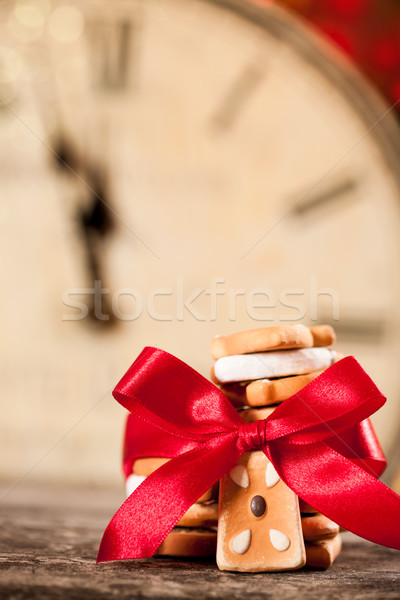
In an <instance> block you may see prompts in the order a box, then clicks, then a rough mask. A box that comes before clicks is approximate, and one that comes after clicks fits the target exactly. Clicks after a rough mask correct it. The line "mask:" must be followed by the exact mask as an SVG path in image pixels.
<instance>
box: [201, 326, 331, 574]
mask: <svg viewBox="0 0 400 600" xmlns="http://www.w3.org/2000/svg"><path fill="white" fill-rule="evenodd" d="M334 341H335V333H334V331H333V329H332V328H331V327H330V326H327V325H321V326H317V327H312V328H308V327H305V326H303V325H292V326H280V327H268V328H263V329H255V330H250V331H244V332H241V333H237V334H234V335H231V336H227V337H224V336H218V337H216V338H214V340H213V341H212V344H211V353H212V356H213V358H214V359H215V360H216V362H215V364H214V367H213V369H212V373H211V377H212V379H213V381H214V383H217V384H218V385H219V386H220V389H221V390H222V392H223V393H224V394H225V395H226V397H227V398H228V399H229V400H230V401H231V402H232V404H233V405H234V406H235V407H236V408H237V409H238V410H239V411H240V415H241V416H242V418H243V420H244V421H245V422H247V423H251V422H254V421H257V420H260V419H265V418H266V417H267V416H268V415H270V414H271V413H272V412H273V410H274V406H273V405H277V404H279V403H280V402H283V401H284V400H286V399H287V398H289V397H290V396H292V395H293V394H295V393H296V392H298V391H300V390H301V389H302V388H303V387H304V386H305V385H307V384H308V383H310V382H311V381H312V380H313V379H315V377H317V376H318V375H319V374H320V373H322V371H323V370H324V369H326V368H328V367H329V366H330V365H331V364H333V363H334V362H335V361H336V360H338V359H339V358H341V356H339V355H338V354H337V353H336V352H334V351H333V350H330V349H329V348H327V346H330V345H331V344H333V342H334ZM340 549H341V537H340V535H339V527H338V525H337V524H336V523H333V522H332V521H331V520H330V519H328V518H327V517H325V516H323V515H321V514H319V513H317V511H315V510H314V509H313V508H312V507H311V506H309V505H307V504H305V503H304V502H302V501H301V500H300V501H299V498H298V497H297V496H296V495H295V494H294V493H293V492H292V491H291V490H290V489H289V488H288V487H287V486H286V485H285V484H284V482H283V481H282V480H281V479H280V478H279V476H278V474H277V473H276V471H275V469H274V467H273V465H272V463H270V461H269V460H268V458H267V457H266V456H265V455H264V453H263V452H261V451H253V452H246V453H244V454H243V455H242V457H241V458H240V460H239V462H238V464H237V465H236V466H235V467H234V468H233V469H232V470H231V471H230V472H229V473H228V474H226V475H225V476H224V477H223V479H222V480H221V482H220V491H219V517H218V540H217V563H218V566H219V568H220V569H221V570H225V571H285V570H292V569H298V568H301V567H303V566H304V565H307V566H310V567H314V568H322V569H326V568H328V567H330V566H331V565H332V563H333V561H334V560H335V558H336V557H337V556H338V554H339V552H340Z"/></svg>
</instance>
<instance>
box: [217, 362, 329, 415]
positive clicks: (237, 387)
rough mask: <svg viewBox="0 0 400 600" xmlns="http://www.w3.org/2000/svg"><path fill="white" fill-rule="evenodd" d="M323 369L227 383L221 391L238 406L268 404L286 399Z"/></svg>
mask: <svg viewBox="0 0 400 600" xmlns="http://www.w3.org/2000/svg"><path fill="white" fill-rule="evenodd" d="M322 372H323V371H312V372H311V373H307V374H306V375H294V376H292V377H283V378H282V379H271V380H270V379H259V380H257V381H252V382H251V383H248V384H240V383H228V384H226V385H222V386H221V392H223V393H224V394H225V396H226V397H227V398H228V400H229V401H230V402H231V404H233V406H235V407H236V408H239V407H241V406H268V405H270V404H278V403H279V402H283V400H287V399H288V398H290V396H293V395H294V394H297V392H299V391H300V390H302V389H303V387H305V386H306V385H308V384H309V383H311V381H313V380H314V379H315V378H316V377H318V375H320V374H321V373H322Z"/></svg>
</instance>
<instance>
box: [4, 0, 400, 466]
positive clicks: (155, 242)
mask: <svg viewBox="0 0 400 600" xmlns="http://www.w3.org/2000/svg"><path fill="white" fill-rule="evenodd" d="M25 5H26V6H28V3H17V4H16V5H15V6H14V7H11V8H10V7H8V8H7V11H6V9H4V8H3V9H2V10H3V11H4V19H3V25H2V29H3V32H4V35H5V36H6V37H5V38H4V39H6V40H7V42H6V43H5V44H6V45H5V46H4V48H6V49H4V48H3V54H4V56H5V57H7V56H8V57H9V58H8V63H7V61H6V59H5V58H4V59H3V60H4V61H5V63H4V64H11V67H10V68H9V71H10V72H11V73H13V72H16V71H15V68H14V71H13V70H12V64H14V63H13V60H14V62H15V61H17V62H18V61H19V63H18V64H20V68H19V71H18V69H17V71H18V72H17V74H16V75H15V77H14V78H12V77H11V75H10V77H9V79H10V81H9V82H7V85H8V87H7V94H8V96H7V101H8V103H9V108H7V107H4V109H3V111H2V117H1V118H2V119H3V121H4V126H5V131H6V132H7V133H3V135H4V136H8V137H7V140H8V143H7V144H6V147H3V150H2V153H3V154H4V156H3V158H4V159H5V160H6V161H7V164H8V165H14V167H15V168H14V175H13V176H11V175H10V174H9V173H8V175H7V173H6V175H5V177H6V179H5V185H6V187H7V190H8V192H9V200H8V201H9V202H10V203H12V202H14V205H13V208H12V210H11V209H10V210H11V216H10V219H11V220H10V224H11V226H12V227H17V226H18V228H19V231H20V236H19V239H18V243H17V242H16V240H15V235H14V237H13V236H12V235H11V234H9V237H7V234H6V238H7V239H6V242H5V244H6V248H7V250H8V252H12V253H13V256H14V261H13V265H12V267H10V268H9V269H6V270H5V273H4V278H5V281H6V282H10V281H11V280H12V278H13V277H15V269H16V267H18V268H19V269H22V272H23V273H24V289H25V290H29V293H30V295H31V297H32V302H31V303H30V306H28V307H27V308H26V311H25V312H24V314H23V315H22V317H21V311H20V310H19V309H18V308H16V301H15V297H14V296H11V297H10V298H6V299H4V300H3V302H5V309H6V310H7V311H8V314H10V315H11V317H10V319H9V322H8V323H6V324H5V331H6V339H7V342H8V344H9V345H10V348H11V350H10V358H9V362H10V364H11V366H12V367H13V368H14V369H15V368H16V365H18V364H19V361H21V356H20V349H19V346H18V342H17V341H15V340H18V339H20V336H21V335H23V336H24V339H25V340H26V344H27V347H28V348H29V349H30V350H32V365H31V366H30V368H29V369H27V372H26V377H25V378H24V381H23V382H21V385H20V394H21V397H23V396H25V393H26V391H27V388H28V387H29V385H30V384H29V382H30V381H31V379H32V377H33V373H35V374H37V373H40V374H42V378H43V381H45V380H46V381H47V379H46V378H48V375H49V373H52V374H53V375H52V376H53V377H55V378H58V380H62V381H64V384H62V385H61V389H60V394H57V400H54V389H53V388H52V387H51V386H50V389H48V390H47V391H45V392H43V389H42V390H40V389H39V390H38V391H37V392H35V391H34V392H32V393H31V398H32V395H33V398H32V400H31V401H32V406H33V407H34V406H36V405H39V404H40V403H45V404H46V402H48V403H49V404H50V402H59V411H60V412H59V414H60V415H61V416H60V420H59V422H58V421H57V423H58V425H57V427H59V431H60V433H61V432H62V431H63V429H65V420H64V421H63V415H64V416H65V412H64V413H63V412H62V411H63V410H65V408H62V407H65V405H66V402H67V401H68V403H69V404H68V406H69V407H71V406H72V407H75V408H74V412H73V414H74V415H78V416H79V414H80V407H82V405H83V406H84V407H86V408H89V407H90V406H91V405H92V404H93V403H94V401H95V400H96V399H97V398H99V397H100V395H101V394H102V393H104V392H106V391H107V389H109V388H110V387H112V386H113V384H115V383H116V381H117V380H118V378H119V377H120V376H121V375H122V373H123V372H124V370H125V369H126V368H127V367H128V366H129V364H130V363H131V362H132V360H133V358H134V357H135V356H136V355H137V354H138V353H139V352H140V350H141V349H142V347H143V346H144V345H155V346H159V347H161V348H163V349H165V350H167V351H170V352H172V353H174V354H176V355H177V356H179V357H180V358H182V359H184V360H185V361H187V362H188V363H189V364H191V365H192V366H193V367H195V368H196V369H198V370H200V371H201V372H202V373H203V374H205V375H207V374H208V371H209V367H210V364H211V358H210V355H209V343H210V340H211V338H212V337H213V336H214V335H215V334H218V333H230V332H234V331H238V330H241V329H246V328H252V327H261V326H265V325H272V324H276V323H277V322H279V321H283V322H287V323H296V322H303V323H306V324H315V323H317V322H318V323H320V322H330V323H332V324H333V326H334V327H335V328H336V330H337V334H338V342H337V349H338V350H340V351H342V352H344V353H345V354H353V355H355V356H356V357H357V358H358V360H359V361H360V362H361V364H362V365H363V366H364V367H365V368H366V370H367V371H368V372H369V373H370V374H371V376H372V377H373V378H374V379H375V381H376V382H377V384H378V385H379V386H380V388H381V389H382V391H383V392H384V393H385V394H386V395H387V396H388V397H389V399H390V403H391V405H392V406H391V407H389V406H388V407H386V408H383V409H382V410H381V411H380V414H379V415H377V417H376V418H375V421H374V422H375V425H376V428H377V431H378V434H379V435H380V437H382V439H383V442H384V446H385V447H386V449H387V448H388V447H389V444H390V441H391V439H393V436H394V433H395V431H394V428H395V423H396V418H394V416H393V415H394V414H395V413H396V411H397V413H396V414H397V415H399V413H400V382H399V379H398V374H397V362H398V356H399V351H400V348H399V339H400V327H399V317H400V308H399V302H398V297H399V284H400V281H399V279H400V268H399V267H400V264H399V262H400V248H399V240H400V235H399V233H400V214H399V206H400V204H399V202H400V191H399V190H400V188H399V179H398V176H397V173H396V169H397V170H398V160H399V155H398V148H397V149H396V146H395V144H396V135H397V136H398V132H395V131H393V129H392V128H393V127H394V125H393V122H392V115H391V114H390V112H388V111H387V107H386V106H384V105H383V104H382V103H381V102H380V100H378V99H377V98H376V97H375V95H374V93H373V92H372V91H371V90H370V89H369V88H368V87H367V86H365V84H364V83H363V82H362V81H360V80H359V78H358V75H357V74H355V73H353V72H352V71H349V70H348V67H347V65H345V64H342V63H341V60H342V59H341V58H340V57H338V56H336V55H332V56H331V55H329V56H327V54H326V52H328V50H327V49H326V48H325V47H324V46H323V44H322V43H321V42H320V41H319V40H314V37H313V34H311V33H310V32H307V31H306V30H305V29H304V28H303V27H302V26H300V25H298V24H297V23H296V22H294V21H293V20H292V18H289V17H288V16H287V15H286V14H285V13H283V12H281V11H279V10H277V9H276V8H274V7H268V9H266V10H261V9H259V8H256V7H254V6H252V5H250V4H248V3H246V2H236V1H233V0H232V1H229V2H228V1H218V2H210V1H204V0H203V1H199V0H159V1H156V0H146V1H135V0H130V1H125V2H119V1H118V2H113V3H109V2H94V1H93V2H91V1H86V2H79V3H76V4H73V3H69V2H64V3H62V4H61V3H52V4H50V3H45V2H37V3H34V6H35V7H36V9H37V10H38V11H39V13H40V15H42V18H41V19H40V18H39V17H37V23H38V25H37V26H35V27H33V26H31V27H30V28H29V27H27V25H26V22H24V18H25V21H26V19H27V18H28V17H26V12H25V13H24V11H23V7H24V6H25ZM32 6H33V4H32ZM21 15H22V16H21ZM24 15H25V16H24ZM24 23H25V24H24ZM27 32H28V33H27ZM24 35H25V38H24ZM29 35H30V36H31V37H30V38H29ZM7 53H8V54H7ZM10 57H11V58H10ZM3 79H4V77H3ZM41 140H43V141H44V143H42V142H41ZM49 148H50V150H49ZM53 151H54V153H56V154H57V155H58V156H59V160H58V162H57V161H56V160H55V158H54V155H53V154H52V153H53ZM16 169H18V172H19V174H20V177H18V178H16V177H15V170H16ZM29 182H30V183H29ZM27 185H28V189H30V195H31V199H30V200H29V206H30V211H29V213H27V211H26V203H27V202H28V199H27V198H26V189H27ZM16 199H17V200H16ZM33 206H34V207H36V208H35V209H32V207H33ZM94 280H100V281H101V285H102V288H103V294H102V296H101V298H100V296H97V299H99V298H100V305H99V303H97V307H94V304H93V295H91V293H89V292H88V289H90V288H93V281H94ZM104 290H108V291H107V292H106V291H104ZM77 302H81V303H83V304H85V305H87V306H88V307H89V315H88V316H87V318H85V319H83V320H79V319H77V317H78V316H79V314H80V311H81V309H80V308H79V306H78V305H77ZM95 310H96V314H97V318H96V319H94V318H93V311H95ZM109 315H111V317H112V318H111V319H108V316H109ZM94 321H96V324H97V326H94ZM16 334H17V335H16ZM38 336H39V338H40V342H38ZM33 349H35V351H33ZM44 365H45V366H44ZM6 381H8V383H7V382H6V383H5V386H6V390H8V389H10V388H11V381H10V379H9V378H7V377H6ZM7 385H8V386H9V388H8V387H7ZM77 390H79V393H77ZM46 398H47V400H46ZM83 399H84V400H83ZM82 402H83V404H82ZM108 404H109V405H110V404H111V401H110V400H108ZM394 405H395V406H396V408H395V409H394V408H393V406H394ZM32 410H33V409H32ZM46 410H47V409H46ZM68 414H69V413H68ZM119 415H120V411H119V409H118V408H114V407H113V408H109V407H105V408H102V409H101V410H100V409H98V410H97V412H95V415H94V416H93V419H94V420H95V427H94V426H93V422H94V421H93V419H92V420H91V423H90V424H88V425H87V426H86V425H85V423H82V426H81V427H80V428H79V431H77V432H76V434H74V435H75V438H73V439H74V440H75V441H74V444H73V443H72V441H71V444H70V445H68V442H66V444H65V449H64V450H62V449H60V454H59V456H58V459H59V461H61V462H62V464H63V465H64V468H65V471H66V472H67V473H68V474H69V475H71V476H72V475H73V469H74V467H73V466H70V463H71V455H73V453H74V452H76V453H77V456H78V455H79V444H80V441H82V440H83V439H84V438H85V436H87V433H88V431H89V429H90V431H91V432H92V433H91V434H90V435H91V436H92V438H93V440H94V441H93V444H95V445H96V444H97V446H96V450H95V452H93V456H92V458H87V459H85V460H86V462H85V463H84V464H83V466H81V469H82V472H83V471H85V469H86V472H92V470H93V469H94V470H95V469H96V468H98V467H97V466H98V462H99V456H101V460H102V461H103V464H104V472H105V475H104V476H105V477H106V478H107V477H108V478H113V477H114V476H115V460H116V458H115V456H116V455H117V452H118V449H119V436H120V429H119V428H118V427H115V428H114V429H115V431H114V430H113V431H112V432H110V419H117V418H120V416H119ZM54 418H55V419H56V420H57V417H54V415H53V416H52V419H53V420H52V421H51V419H50V417H49V418H48V419H47V417H44V419H43V423H44V424H43V423H42V424H41V425H38V427H43V428H44V429H45V428H46V422H49V423H50V421H51V423H52V427H53V431H54V427H55V425H54ZM121 418H122V417H121ZM114 422H115V421H114ZM6 425H7V427H8V428H10V427H12V425H11V424H10V423H8V424H6ZM94 428H95V429H96V433H93V429H94ZM104 436H108V439H110V440H111V445H113V444H114V446H113V447H115V448H116V449H117V451H116V452H114V453H111V454H110V453H109V451H108V449H104V448H103V446H102V444H101V443H100V440H102V439H104ZM53 437H54V436H53ZM49 439H52V438H50V437H49ZM82 443H83V442H82ZM77 448H78V449H77ZM37 451H38V452H39V451H40V447H39V446H38V448H37ZM20 455H21V454H20ZM21 456H22V455H21ZM21 461H22V458H21ZM21 464H22V462H21ZM51 468H52V467H51V466H49V467H48V469H49V472H50V469H51ZM46 469H47V467H46V466H45V465H44V466H43V473H44V474H46V472H47V471H46ZM114 478H115V477H114Z"/></svg>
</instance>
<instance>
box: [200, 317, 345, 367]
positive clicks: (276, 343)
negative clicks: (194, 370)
mask: <svg viewBox="0 0 400 600" xmlns="http://www.w3.org/2000/svg"><path fill="white" fill-rule="evenodd" d="M334 341H335V332H334V331H333V329H332V327H330V326H329V325H319V326H316V327H312V328H311V329H309V328H308V327H306V326H305V325H279V326H278V327H263V328H260V329H249V330H247V331H241V332H239V333H234V334H232V335H227V336H223V335H220V336H216V337H215V338H214V339H213V340H212V342H211V355H212V357H213V358H214V359H215V360H218V359H219V358H222V357H223V356H231V355H233V354H249V353H253V352H265V351H268V350H289V349H291V348H310V347H311V346H329V345H330V344H332V343H333V342H334Z"/></svg>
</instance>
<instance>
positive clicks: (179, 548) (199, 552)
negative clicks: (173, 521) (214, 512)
mask: <svg viewBox="0 0 400 600" xmlns="http://www.w3.org/2000/svg"><path fill="white" fill-rule="evenodd" d="M216 547H217V532H216V531H213V530H212V529H190V528H185V527H174V529H173V530H172V531H171V532H170V533H169V534H168V535H167V537H166V538H165V540H164V541H163V543H162V544H161V546H160V547H159V548H158V550H157V554H159V555H163V556H194V557H200V556H212V557H215V551H216Z"/></svg>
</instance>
